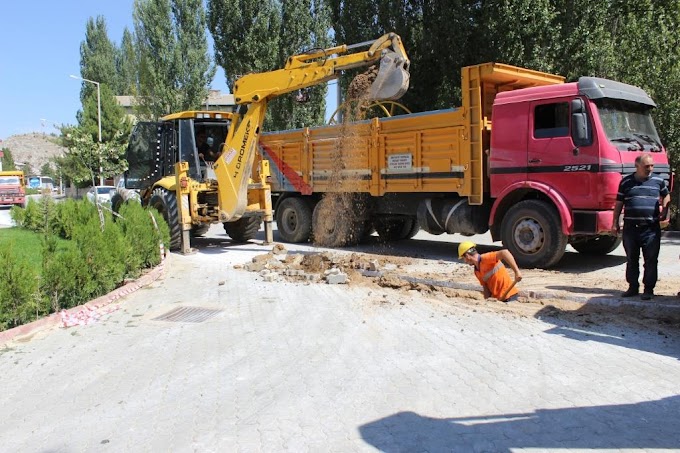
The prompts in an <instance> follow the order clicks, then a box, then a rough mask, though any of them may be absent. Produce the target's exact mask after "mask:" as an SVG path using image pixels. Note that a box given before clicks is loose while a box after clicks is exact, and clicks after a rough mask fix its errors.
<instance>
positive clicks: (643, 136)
mask: <svg viewBox="0 0 680 453" xmlns="http://www.w3.org/2000/svg"><path fill="white" fill-rule="evenodd" d="M654 107H656V104H655V103H654V101H652V99H651V98H650V97H649V96H648V95H647V93H645V92H644V91H643V90H642V89H640V88H638V87H634V86H631V85H627V84H624V83H620V82H615V81H612V80H606V79H601V78H594V77H581V78H580V79H579V80H578V82H573V83H565V84H556V85H548V86H541V87H533V88H525V89H522V90H516V91H507V92H502V93H498V94H497V96H496V97H495V100H494V104H493V119H492V122H493V133H492V134H491V140H490V149H489V168H488V169H489V192H490V196H491V198H492V199H494V203H493V206H492V210H491V215H490V219H489V224H490V225H491V233H492V236H494V239H495V240H499V239H501V240H503V243H504V244H506V245H508V246H509V247H508V248H510V249H511V252H513V254H516V255H519V256H520V258H521V261H522V262H524V263H528V264H531V262H532V261H535V262H536V263H540V264H541V266H545V265H547V266H550V265H551V264H553V263H555V262H557V261H559V259H560V258H561V257H562V254H563V253H564V252H563V251H564V247H565V246H566V244H567V243H570V244H571V245H572V246H573V247H574V248H576V249H577V250H578V251H580V252H582V253H593V254H600V253H608V252H609V251H611V250H613V249H614V248H616V247H617V246H618V245H619V243H620V239H619V238H618V237H616V236H612V235H611V234H610V233H611V229H612V212H613V209H614V205H615V203H616V194H617V191H618V185H619V182H620V181H621V178H622V177H623V176H624V175H627V174H630V173H632V172H634V171H635V158H636V157H637V156H639V155H640V154H641V153H650V154H651V155H652V156H653V158H654V164H655V168H654V172H655V173H657V174H659V175H660V176H661V177H663V178H664V179H665V180H666V181H667V183H668V184H669V185H670V183H671V172H670V167H669V164H668V157H667V155H666V152H665V149H664V147H663V145H662V144H661V141H660V139H659V136H658V133H657V131H656V128H655V127H654V122H653V120H652V117H651V111H652V110H653V109H654ZM524 131H526V133H525V132H524ZM518 203H523V204H524V206H523V207H524V208H526V209H525V210H524V211H526V214H522V212H520V211H522V209H518V208H521V207H522V206H518ZM530 211H533V213H530ZM498 219H502V221H498ZM555 227H556V228H559V230H561V234H560V231H557V234H556V235H554V234H552V232H548V231H545V230H547V229H552V228H555ZM505 236H507V237H505ZM543 255H545V256H543Z"/></svg>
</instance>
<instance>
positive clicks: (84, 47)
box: [80, 16, 118, 101]
mask: <svg viewBox="0 0 680 453" xmlns="http://www.w3.org/2000/svg"><path fill="white" fill-rule="evenodd" d="M117 74H118V73H117V71H116V46H115V45H114V44H113V42H111V40H110V39H109V35H108V32H107V27H106V19H104V17H103V16H97V18H96V19H93V18H92V17H90V18H89V19H88V20H87V25H86V26H85V40H84V41H82V42H81V43H80V76H81V77H82V78H84V79H89V80H94V81H95V82H99V83H101V84H106V85H108V86H109V88H111V89H112V90H113V91H116V90H117V88H118V75H117ZM93 92H94V93H95V95H96V92H97V87H96V86H95V85H94V84H91V83H84V84H83V87H82V90H81V91H80V100H81V101H85V98H86V97H88V96H90V95H91V94H92V93H93Z"/></svg>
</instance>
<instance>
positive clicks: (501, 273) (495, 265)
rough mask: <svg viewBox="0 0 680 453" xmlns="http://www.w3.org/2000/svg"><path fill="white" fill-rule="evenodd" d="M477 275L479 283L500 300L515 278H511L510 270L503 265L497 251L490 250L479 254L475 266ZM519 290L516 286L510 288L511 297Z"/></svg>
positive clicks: (509, 295)
mask: <svg viewBox="0 0 680 453" xmlns="http://www.w3.org/2000/svg"><path fill="white" fill-rule="evenodd" d="M475 276H476V277H477V280H479V283H481V284H482V286H484V287H485V288H487V289H488V290H489V293H491V297H494V298H496V299H498V300H500V299H501V297H503V294H505V292H506V291H507V290H508V288H510V287H511V286H512V282H513V280H512V279H511V278H510V274H509V273H508V270H507V269H506V268H505V266H503V263H502V262H501V261H500V260H499V259H498V254H497V253H496V252H488V253H483V254H481V255H479V262H478V263H477V266H475ZM518 292H519V290H518V289H517V288H516V287H515V288H512V289H511V290H510V292H509V293H508V295H507V296H506V297H505V298H506V299H509V298H510V297H512V296H514V295H515V294H517V293H518Z"/></svg>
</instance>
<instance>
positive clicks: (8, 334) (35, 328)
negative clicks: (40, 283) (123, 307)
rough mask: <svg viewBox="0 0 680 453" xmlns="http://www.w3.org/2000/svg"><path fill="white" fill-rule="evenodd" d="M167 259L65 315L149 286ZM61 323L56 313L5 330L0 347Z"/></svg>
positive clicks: (161, 270) (107, 303) (158, 276)
mask: <svg viewBox="0 0 680 453" xmlns="http://www.w3.org/2000/svg"><path fill="white" fill-rule="evenodd" d="M167 262H168V259H167V258H165V259H164V260H163V261H161V264H159V265H158V266H156V267H154V268H153V269H151V270H150V271H148V272H147V273H146V274H144V275H142V276H141V277H139V278H138V279H137V280H135V281H133V282H130V283H128V284H126V285H123V286H121V287H119V288H116V289H114V290H113V291H111V292H110V293H108V294H105V295H103V296H100V297H98V298H96V299H93V300H91V301H89V302H86V303H85V304H83V305H78V306H77V307H72V308H69V309H68V310H64V312H65V313H66V315H73V316H75V315H76V313H78V312H80V311H81V310H83V309H91V310H96V309H100V308H102V307H105V306H107V305H110V304H112V303H113V302H116V301H117V300H119V299H122V298H123V297H125V296H127V295H129V294H132V293H134V292H135V291H137V290H138V289H141V288H143V287H145V286H148V285H150V284H151V283H153V282H155V281H156V280H158V279H159V278H160V277H161V276H162V275H163V273H164V272H165V266H166V265H167ZM61 322H62V315H61V311H60V312H57V313H52V314H51V315H49V316H47V317H45V318H42V319H38V320H37V321H33V322H31V323H28V324H24V325H21V326H17V327H14V328H12V329H9V330H5V331H3V332H0V345H3V344H5V343H7V342H9V341H10V340H13V339H15V338H17V337H21V336H26V335H32V334H35V333H37V332H39V331H41V330H45V329H47V328H50V327H54V326H55V325H58V324H61Z"/></svg>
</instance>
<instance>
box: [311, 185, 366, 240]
mask: <svg viewBox="0 0 680 453" xmlns="http://www.w3.org/2000/svg"><path fill="white" fill-rule="evenodd" d="M335 205H336V200H334V199H333V197H324V198H322V199H321V201H319V202H318V203H317V204H316V206H315V207H314V212H313V213H312V236H313V241H314V244H316V245H320V246H322V247H343V246H347V245H357V244H358V243H359V241H361V238H362V237H363V235H364V232H365V231H366V226H365V224H366V220H365V219H364V218H362V216H360V215H355V213H349V215H347V216H345V217H343V216H342V214H337V209H336V208H338V207H336V206H335ZM329 213H332V214H334V215H329Z"/></svg>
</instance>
